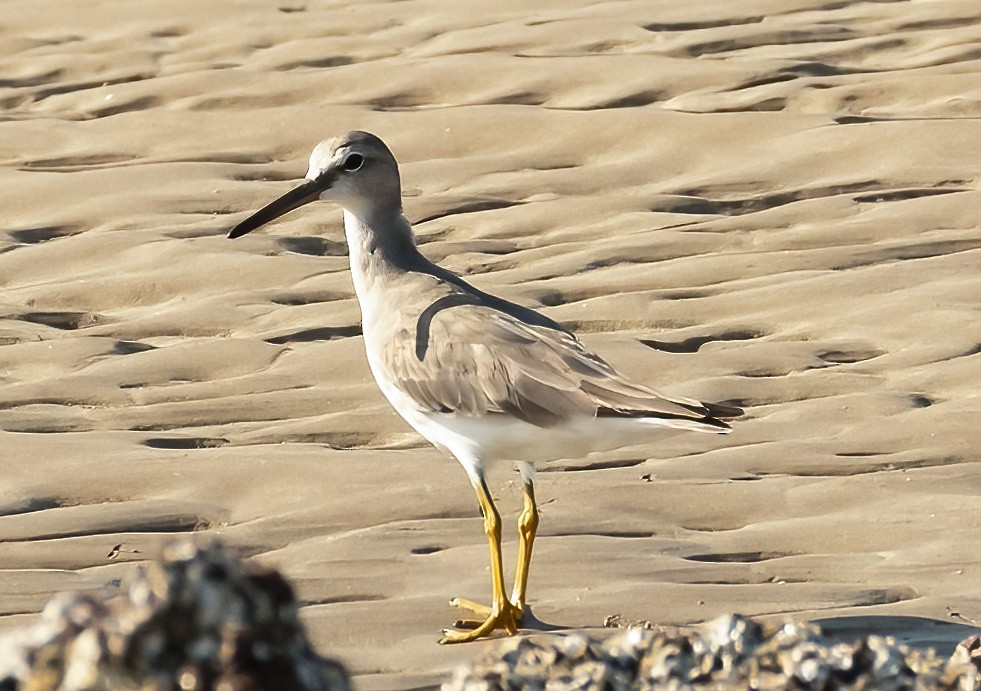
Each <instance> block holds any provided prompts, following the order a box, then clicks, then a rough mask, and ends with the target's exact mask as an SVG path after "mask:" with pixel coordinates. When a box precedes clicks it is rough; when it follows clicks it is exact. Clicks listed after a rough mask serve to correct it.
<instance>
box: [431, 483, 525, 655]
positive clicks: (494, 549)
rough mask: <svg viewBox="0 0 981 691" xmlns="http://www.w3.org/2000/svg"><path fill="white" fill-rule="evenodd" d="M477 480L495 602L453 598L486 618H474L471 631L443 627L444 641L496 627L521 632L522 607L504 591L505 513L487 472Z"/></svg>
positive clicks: (456, 604) (482, 635) (470, 636)
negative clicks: (489, 485)
mask: <svg viewBox="0 0 981 691" xmlns="http://www.w3.org/2000/svg"><path fill="white" fill-rule="evenodd" d="M473 484H474V489H475V490H476V491H477V502H478V503H479V504H480V510H481V511H482V512H483V514H484V532H485V533H486V534H487V542H488V544H489V546H490V566H491V587H492V589H493V593H492V604H491V606H490V607H484V606H483V605H478V604H477V603H475V602H471V601H470V600H464V599H461V598H454V599H453V600H450V604H451V605H452V606H454V607H462V608H463V609H467V610H470V611H471V612H474V613H475V614H477V616H479V617H484V620H483V621H478V622H473V624H474V626H473V628H472V629H471V630H469V631H460V630H456V629H443V637H442V638H441V639H440V641H439V642H440V643H463V642H465V641H474V640H477V639H478V638H485V637H486V636H488V635H489V634H490V633H491V632H492V631H497V630H503V631H505V632H507V633H508V634H513V633H517V631H518V621H519V620H520V619H521V611H520V610H518V609H517V608H516V607H515V606H514V605H513V604H511V601H510V600H508V598H507V594H506V593H505V592H504V567H503V564H502V561H501V515H500V514H499V513H498V512H497V507H495V506H494V500H493V499H492V498H491V495H490V491H489V490H488V489H487V483H486V482H485V481H484V478H483V475H478V476H477V477H476V478H474V483H473ZM469 624H470V622H459V623H458V624H457V625H458V626H467V625H469Z"/></svg>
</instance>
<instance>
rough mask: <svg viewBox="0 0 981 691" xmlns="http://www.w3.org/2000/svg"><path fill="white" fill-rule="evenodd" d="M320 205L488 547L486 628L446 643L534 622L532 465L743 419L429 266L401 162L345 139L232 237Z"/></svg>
mask: <svg viewBox="0 0 981 691" xmlns="http://www.w3.org/2000/svg"><path fill="white" fill-rule="evenodd" d="M317 200H325V201H330V202H335V203H336V204H339V205H340V206H341V207H343V209H344V233H345V236H346V238H347V245H348V251H349V255H350V260H351V276H352V278H353V281H354V289H355V292H356V294H357V297H358V302H359V303H360V305H361V322H362V330H363V333H364V345H365V351H366V354H367V357H368V364H369V366H370V368H371V372H372V374H373V375H374V377H375V381H376V382H377V383H378V387H379V388H380V389H381V391H382V393H383V394H384V395H385V397H386V398H387V399H388V401H389V403H391V404H392V407H394V408H395V410H396V411H398V413H399V414H400V415H401V416H402V417H403V418H405V420H406V422H408V423H409V424H410V425H411V426H412V427H413V428H415V430H416V431H417V432H419V434H421V435H422V436H423V437H425V438H426V439H427V440H428V441H429V442H431V443H432V444H433V445H435V446H437V447H439V448H441V449H443V450H445V451H448V452H449V453H451V454H452V455H453V456H455V457H456V459H457V460H458V461H459V462H460V464H461V465H462V466H463V469H464V470H465V471H466V473H467V476H468V477H469V479H470V483H471V484H472V485H473V488H474V490H475V491H476V493H477V502H478V504H479V505H480V510H481V512H482V514H483V519H484V532H485V533H486V535H487V540H488V543H489V546H490V565H491V587H492V592H491V604H490V605H489V606H485V605H481V604H477V603H475V602H472V601H470V600H466V599H463V598H454V599H453V600H451V601H450V604H451V605H452V606H455V607H459V608H462V609H464V610H468V611H470V612H472V613H473V614H475V615H476V616H477V619H476V620H474V621H461V622H457V623H456V624H455V625H454V627H453V628H450V629H444V630H443V637H442V639H441V640H440V642H442V643H458V642H463V641H471V640H475V639H478V638H482V637H485V636H488V635H489V634H491V633H492V632H494V631H498V630H503V631H505V632H506V633H508V634H514V633H516V632H517V630H518V625H519V623H520V621H521V616H522V613H523V612H524V611H525V603H526V599H525V594H526V590H527V585H528V569H529V566H530V563H531V552H532V546H533V545H534V542H535V534H536V532H537V529H538V521H539V516H538V506H537V504H536V502H535V485H534V479H533V477H534V467H533V463H534V462H536V461H537V462H542V461H548V460H555V459H558V458H577V457H581V456H583V455H585V454H586V453H587V452H590V451H594V450H600V449H607V450H609V449H612V448H617V447H621V446H625V445H628V444H632V443H640V442H643V441H653V440H656V439H657V438H659V436H660V435H663V434H665V433H667V432H671V431H677V430H693V431H697V432H715V433H725V432H728V431H729V426H728V425H727V424H726V423H725V422H723V419H725V418H730V417H735V416H737V415H739V414H740V413H741V412H742V411H740V410H739V409H738V408H734V407H731V406H726V405H722V404H712V403H702V402H700V401H696V400H690V399H684V398H669V397H667V396H663V395H661V394H658V393H656V392H655V391H653V390H651V389H649V388H647V387H646V386H643V385H641V384H638V383H635V382H631V381H629V380H628V379H627V378H626V377H624V376H623V375H622V374H620V373H619V372H617V370H616V369H614V368H613V367H612V366H611V365H610V364H608V363H607V362H606V361H605V360H603V358H601V357H600V356H599V355H596V354H595V353H592V352H590V351H589V350H587V349H586V348H585V347H584V346H583V344H582V343H581V342H580V341H579V340H578V339H577V338H576V337H575V335H573V334H572V333H571V332H570V331H568V330H567V329H565V328H564V327H563V326H562V325H561V324H559V323H557V322H555V321H553V320H552V319H550V318H548V317H546V316H545V315H543V314H541V313H539V312H536V311H534V310H532V309H529V308H527V307H522V306H520V305H517V304H514V303H512V302H508V301H507V300H504V299H502V298H499V297H495V296H493V295H490V294H488V293H485V292H484V291H482V290H479V289H478V288H475V287H474V286H472V285H470V284H469V283H467V282H466V281H464V280H463V279H462V278H460V277H459V276H457V275H456V274H454V273H452V272H450V271H448V270H446V269H444V268H442V267H440V266H438V265H436V264H434V263H433V262H431V261H429V260H428V259H426V257H425V256H423V254H422V253H421V252H420V251H419V250H418V249H417V247H416V243H415V237H414V235H413V232H412V226H411V225H410V224H409V222H408V221H407V220H406V218H405V216H403V214H402V190H401V181H400V177H399V168H398V163H397V162H396V160H395V157H394V156H393V155H392V152H391V151H390V150H389V148H388V147H387V146H386V145H385V143H384V142H383V141H382V140H381V139H379V138H378V137H376V136H375V135H373V134H369V133H367V132H357V131H355V132H348V133H346V134H342V135H340V136H338V137H335V138H333V139H328V140H325V141H323V142H321V143H320V144H318V145H317V146H316V148H314V150H313V153H312V154H311V155H310V165H309V169H308V170H307V174H306V182H304V183H303V184H301V185H300V186H298V187H296V188H295V189H293V190H291V191H290V192H287V193H286V194H284V195H283V196H281V197H279V198H278V199H276V200H275V201H273V202H271V203H269V204H267V205H266V206H264V207H263V208H261V209H260V210H259V211H257V212H255V213H254V214H252V215H251V216H249V217H248V218H246V219H245V220H244V221H242V222H241V223H239V224H238V225H236V226H235V227H234V228H232V230H231V231H230V232H229V233H228V237H229V238H237V237H240V236H242V235H245V234H246V233H248V232H250V231H252V230H255V229H256V228H258V227H260V226H262V225H264V224H266V223H269V222H270V221H272V220H274V219H276V218H278V217H280V216H282V215H283V214H286V213H288V212H290V211H292V210H294V209H297V208H299V207H301V206H303V205H305V204H308V203H310V202H314V201H317ZM496 461H511V462H514V463H515V464H516V465H517V467H518V470H519V472H520V473H521V477H522V481H523V495H524V501H523V504H524V506H523V509H522V511H521V514H520V517H519V519H518V538H519V542H518V564H517V569H516V572H515V579H514V586H513V590H512V593H511V596H510V597H508V595H507V593H506V591H505V584H504V571H503V566H502V561H501V517H500V514H499V513H498V510H497V507H496V506H495V505H494V500H493V498H492V497H491V493H490V490H489V489H488V487H487V482H486V479H485V468H486V467H487V465H488V464H490V463H493V462H496Z"/></svg>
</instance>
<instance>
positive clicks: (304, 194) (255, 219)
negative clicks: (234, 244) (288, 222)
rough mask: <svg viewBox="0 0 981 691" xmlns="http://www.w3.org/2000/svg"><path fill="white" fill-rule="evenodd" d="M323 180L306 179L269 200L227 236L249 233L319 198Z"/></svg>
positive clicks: (238, 236)
mask: <svg viewBox="0 0 981 691" xmlns="http://www.w3.org/2000/svg"><path fill="white" fill-rule="evenodd" d="M324 187H325V186H324V181H322V180H320V179H319V178H318V179H316V180H307V181H306V182H304V183H303V184H302V185H300V186H299V187H295V188H293V189H291V190H290V191H289V192H287V193H286V194H284V195H283V196H282V197H279V198H278V199H276V200H274V201H271V202H269V203H268V204H266V205H265V206H264V207H262V208H261V209H259V210H258V211H256V212H255V213H254V214H252V215H251V216H249V217H248V218H246V219H245V220H244V221H242V222H241V223H239V224H238V225H236V226H235V227H234V228H232V229H231V230H230V231H228V237H229V238H240V237H242V236H243V235H245V234H246V233H250V232H252V231H253V230H255V229H256V228H258V227H259V226H264V225H265V224H267V223H269V222H270V221H274V220H276V219H277V218H279V217H280V216H283V215H285V214H288V213H289V212H290V211H293V210H294V209H299V208H300V207H301V206H303V205H304V204H309V203H310V202H314V201H317V200H318V199H320V193H321V192H323V191H324Z"/></svg>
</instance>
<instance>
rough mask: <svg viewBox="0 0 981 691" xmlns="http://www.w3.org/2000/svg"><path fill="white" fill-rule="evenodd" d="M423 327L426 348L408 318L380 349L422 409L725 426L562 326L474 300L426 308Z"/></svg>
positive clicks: (542, 421)
mask: <svg viewBox="0 0 981 691" xmlns="http://www.w3.org/2000/svg"><path fill="white" fill-rule="evenodd" d="M426 328H427V330H428V333H427V334H426V337H427V338H428V341H427V347H426V348H424V349H419V348H418V347H417V346H416V336H417V334H416V332H415V330H414V329H415V327H414V326H413V327H412V330H411V333H408V331H409V330H410V329H409V327H406V328H405V329H403V331H404V333H401V334H396V337H394V338H391V339H390V340H389V343H388V346H387V348H386V349H385V353H384V366H385V367H386V368H387V369H388V371H389V374H390V376H391V377H392V379H393V380H394V381H395V382H397V385H398V386H399V387H400V389H401V390H402V391H403V392H404V393H405V394H406V395H408V396H409V397H410V398H411V399H412V401H413V402H414V403H415V404H416V405H417V406H418V408H419V409H420V410H421V411H423V412H427V413H440V412H442V413H447V412H456V413H461V414H463V415H471V416H479V415H486V414H489V413H507V414H510V415H514V416H516V417H518V418H520V419H522V420H524V421H526V422H529V423H531V424H533V425H537V426H539V427H551V426H554V425H557V424H560V423H563V422H567V421H570V420H573V419H575V418H589V417H595V416H597V415H619V416H623V417H656V418H664V419H680V420H687V421H697V422H703V423H705V424H706V425H708V426H710V427H716V428H723V429H724V428H725V427H726V425H725V424H724V423H722V422H719V421H718V420H716V419H714V418H713V417H712V416H711V415H712V413H711V412H710V409H709V408H708V407H706V406H705V405H702V404H701V403H699V402H698V401H689V400H685V399H671V398H668V397H665V396H662V395H660V394H658V393H656V392H654V391H652V390H651V389H648V388H647V387H644V386H641V385H639V384H634V383H632V382H630V381H628V380H627V379H626V378H625V377H624V376H623V375H621V374H620V373H619V372H617V371H616V370H615V369H614V368H613V367H612V366H610V365H609V364H608V363H607V362H606V361H605V360H603V359H602V358H601V357H599V356H598V355H595V354H594V353H591V352H589V351H588V350H586V349H585V347H584V346H583V345H582V343H581V342H580V341H579V340H578V339H577V338H576V337H575V336H574V335H572V334H571V333H569V332H567V331H564V330H558V329H554V328H549V327H547V326H541V325H534V324H529V323H526V322H524V321H522V320H520V319H518V318H517V317H515V316H513V315H511V314H508V313H505V312H501V311H499V310H497V309H495V308H493V307H488V306H485V305H477V304H455V305H452V306H450V307H447V308H446V309H443V310H441V311H439V312H438V313H437V314H435V316H432V315H429V319H428V320H427V322H426ZM420 352H423V353H424V356H423V357H422V359H420V358H419V357H418V354H419V353H420Z"/></svg>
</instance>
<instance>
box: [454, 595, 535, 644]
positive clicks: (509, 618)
mask: <svg viewBox="0 0 981 691" xmlns="http://www.w3.org/2000/svg"><path fill="white" fill-rule="evenodd" d="M505 602H506V604H505V605H504V607H503V609H501V610H500V611H494V609H492V608H490V607H487V606H485V605H480V604H477V603H476V602H472V601H470V600H465V599H463V598H460V597H455V598H453V599H452V600H450V606H451V607H459V608H460V609H465V610H468V611H470V612H473V613H474V614H476V615H477V616H478V617H482V619H480V620H473V619H461V620H460V621H458V622H456V623H455V624H454V625H453V627H454V628H452V629H443V637H442V638H440V639H439V642H440V643H466V642H467V641H475V640H477V639H478V638H486V637H488V636H490V634H491V633H492V632H494V631H505V632H506V633H507V634H508V635H511V634H515V633H517V632H518V624H519V623H520V622H521V610H520V609H518V608H517V607H515V606H514V605H513V604H511V603H510V602H507V601H505ZM461 629H462V630H461Z"/></svg>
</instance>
